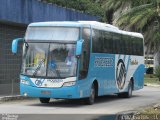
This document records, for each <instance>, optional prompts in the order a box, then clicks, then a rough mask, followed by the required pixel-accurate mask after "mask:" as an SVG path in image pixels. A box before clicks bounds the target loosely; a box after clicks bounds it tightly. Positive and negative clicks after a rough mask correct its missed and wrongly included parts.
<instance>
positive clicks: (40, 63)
mask: <svg viewBox="0 0 160 120" xmlns="http://www.w3.org/2000/svg"><path fill="white" fill-rule="evenodd" d="M44 61H45V59H42V60H41V61H40V62H39V64H38V66H37V68H36V69H35V71H34V73H33V76H35V75H36V74H37V72H38V71H39V70H40V68H41V66H42V64H43V63H44Z"/></svg>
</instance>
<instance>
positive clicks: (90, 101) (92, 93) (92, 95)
mask: <svg viewBox="0 0 160 120" xmlns="http://www.w3.org/2000/svg"><path fill="white" fill-rule="evenodd" d="M95 96H96V93H95V86H94V84H92V87H91V91H90V96H89V97H88V98H86V99H85V101H86V104H88V105H92V104H94V102H95Z"/></svg>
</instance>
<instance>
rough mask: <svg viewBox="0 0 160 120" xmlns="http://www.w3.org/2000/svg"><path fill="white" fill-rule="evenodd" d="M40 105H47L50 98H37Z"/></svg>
mask: <svg viewBox="0 0 160 120" xmlns="http://www.w3.org/2000/svg"><path fill="white" fill-rule="evenodd" d="M39 100H40V102H41V103H49V101H50V98H39Z"/></svg>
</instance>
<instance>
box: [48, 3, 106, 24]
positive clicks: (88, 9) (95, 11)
mask: <svg viewBox="0 0 160 120" xmlns="http://www.w3.org/2000/svg"><path fill="white" fill-rule="evenodd" d="M46 1H47V2H49V3H53V4H57V5H59V6H62V7H66V8H71V9H75V10H79V11H82V12H84V13H87V14H91V15H95V16H98V17H99V18H100V20H101V21H102V20H104V16H105V15H104V13H105V11H104V9H103V8H102V7H101V6H100V4H99V2H100V1H99V0H46Z"/></svg>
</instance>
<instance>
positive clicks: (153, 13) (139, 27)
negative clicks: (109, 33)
mask: <svg viewBox="0 0 160 120" xmlns="http://www.w3.org/2000/svg"><path fill="white" fill-rule="evenodd" d="M103 7H104V8H106V13H107V12H108V11H109V12H110V11H111V13H112V14H110V16H111V17H110V18H113V19H112V21H114V24H116V25H117V26H119V27H120V28H122V29H125V30H129V31H130V30H131V31H136V32H142V33H143V34H144V37H145V44H146V46H147V48H148V50H149V51H153V52H157V51H160V47H159V46H160V0H134V1H133V0H118V1H117V0H106V2H105V4H104V6H103ZM117 11H119V12H118V13H119V15H117V16H116V15H115V13H116V12H117Z"/></svg>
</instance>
